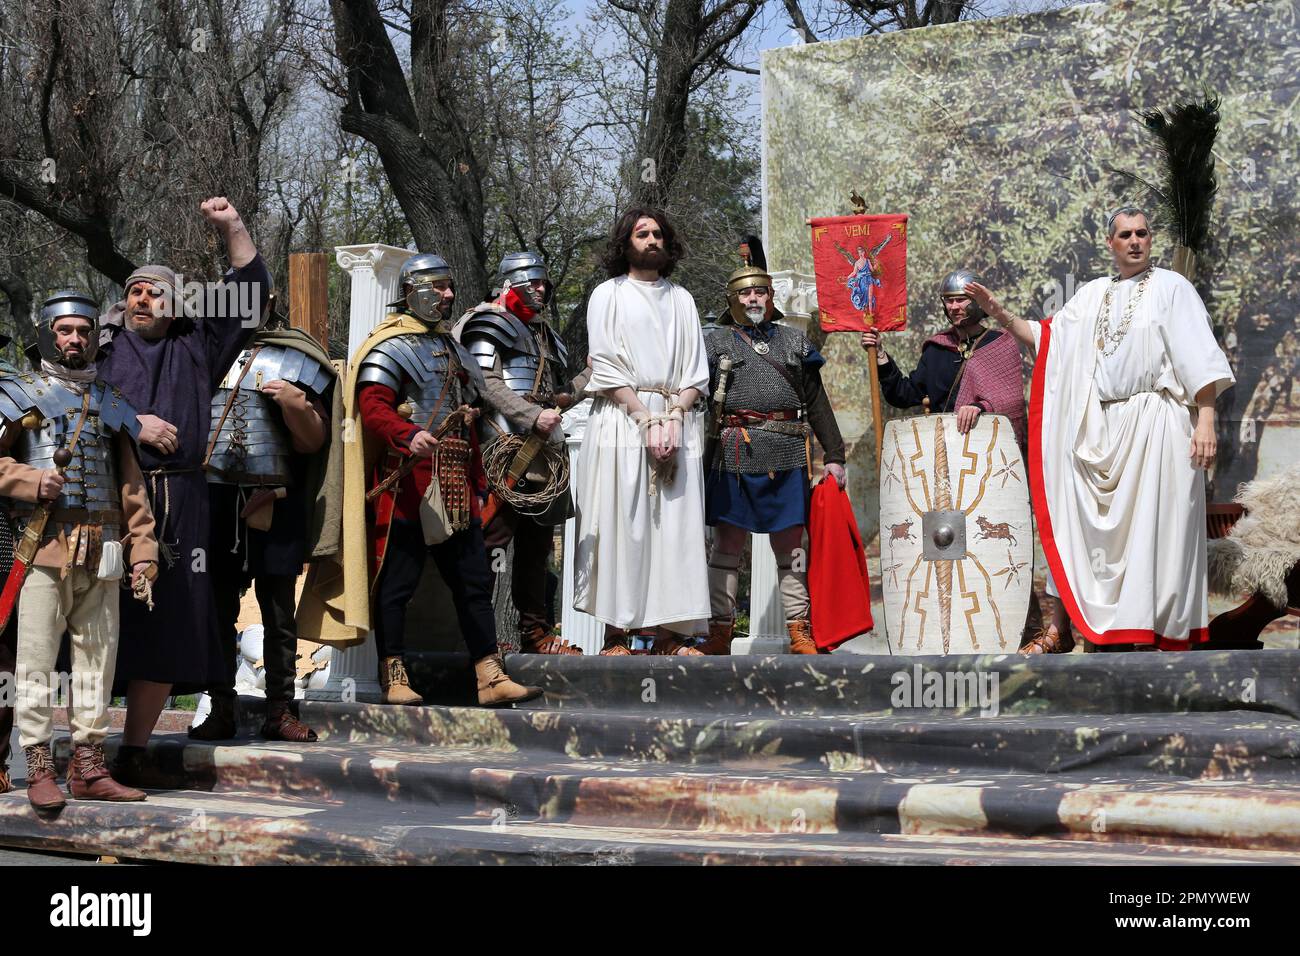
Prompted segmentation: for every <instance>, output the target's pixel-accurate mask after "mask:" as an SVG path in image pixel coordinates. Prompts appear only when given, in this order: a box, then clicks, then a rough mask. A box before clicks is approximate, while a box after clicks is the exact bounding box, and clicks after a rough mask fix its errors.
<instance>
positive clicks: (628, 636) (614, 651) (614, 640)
mask: <svg viewBox="0 0 1300 956" xmlns="http://www.w3.org/2000/svg"><path fill="white" fill-rule="evenodd" d="M632 634H633V632H632V631H628V630H618V631H615V632H614V633H613V634H609V635H606V637H605V646H604V647H602V648H601V649H600V656H601V657H631V656H632V648H631V647H629V646H628V645H629V644H630V643H631V640H632Z"/></svg>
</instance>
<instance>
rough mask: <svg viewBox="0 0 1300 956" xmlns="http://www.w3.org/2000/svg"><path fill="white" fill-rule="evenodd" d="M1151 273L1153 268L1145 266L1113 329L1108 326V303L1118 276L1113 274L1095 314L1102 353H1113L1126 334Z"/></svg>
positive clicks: (1153, 271) (1098, 347)
mask: <svg viewBox="0 0 1300 956" xmlns="http://www.w3.org/2000/svg"><path fill="white" fill-rule="evenodd" d="M1153 275H1155V269H1153V268H1152V267H1150V266H1147V270H1146V272H1144V273H1143V274H1142V278H1141V279H1139V280H1138V284H1137V288H1136V289H1135V290H1133V294H1132V295H1131V296H1129V300H1128V305H1126V306H1125V307H1124V314H1123V315H1122V316H1120V320H1119V325H1118V326H1116V327H1115V328H1114V329H1112V328H1111V327H1110V303H1111V300H1112V297H1113V295H1114V293H1115V286H1116V285H1117V284H1118V283H1119V281H1120V277H1119V276H1113V277H1112V278H1111V280H1110V284H1109V285H1107V286H1106V294H1105V295H1104V296H1102V298H1101V311H1100V313H1099V314H1098V315H1097V349H1098V351H1100V352H1101V354H1102V355H1105V356H1111V355H1114V354H1115V350H1116V349H1118V348H1119V344H1120V343H1121V342H1123V341H1124V336H1125V335H1127V334H1128V327H1129V326H1130V325H1131V324H1132V323H1133V315H1134V313H1135V312H1136V311H1137V307H1138V304H1139V303H1140V302H1141V301H1142V296H1143V295H1145V294H1146V291H1147V286H1148V285H1150V284H1151V277H1152V276H1153Z"/></svg>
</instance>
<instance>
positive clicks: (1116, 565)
mask: <svg viewBox="0 0 1300 956" xmlns="http://www.w3.org/2000/svg"><path fill="white" fill-rule="evenodd" d="M1151 234H1152V230H1151V226H1150V224H1149V218H1148V217H1147V215H1146V213H1144V212H1143V211H1142V210H1140V209H1137V208H1136V207H1133V206H1126V207H1124V208H1123V209H1120V210H1119V211H1118V212H1116V213H1114V214H1113V215H1112V216H1111V217H1110V219H1109V220H1108V222H1107V240H1106V241H1107V245H1108V246H1109V247H1110V251H1111V254H1112V255H1113V256H1114V259H1115V265H1116V268H1117V274H1116V275H1113V276H1107V277H1103V278H1100V279H1095V280H1093V281H1092V282H1089V283H1088V284H1087V285H1085V286H1084V287H1083V288H1081V289H1080V290H1079V291H1078V293H1077V294H1076V295H1075V296H1074V297H1073V298H1072V299H1070V301H1069V302H1067V303H1066V304H1065V306H1064V307H1063V308H1062V309H1061V310H1060V311H1059V312H1058V313H1056V315H1054V316H1052V317H1051V318H1049V319H1046V320H1044V321H1043V322H1026V321H1024V320H1023V319H1019V318H1016V317H1015V316H1013V315H1011V314H1010V313H1009V312H1007V311H1006V309H1004V308H1003V307H1002V306H1001V304H999V303H998V301H997V300H996V299H995V298H993V296H992V295H991V294H990V292H989V290H988V289H986V288H985V287H984V286H982V285H979V284H978V283H972V284H971V285H969V286H967V291H968V292H969V293H970V295H971V296H972V297H973V298H974V299H975V300H976V301H977V302H978V303H979V304H980V305H981V306H983V307H984V308H985V310H986V311H988V313H989V314H990V315H991V316H992V317H993V318H994V319H995V320H996V321H997V322H998V323H999V324H1000V325H1001V326H1002V327H1003V328H1006V329H1009V330H1010V331H1011V332H1012V334H1013V335H1015V337H1016V338H1017V339H1018V340H1019V341H1020V342H1021V343H1023V344H1024V345H1026V346H1028V347H1029V348H1030V349H1032V350H1033V351H1034V352H1035V353H1036V355H1037V358H1036V361H1035V366H1034V378H1033V385H1032V387H1031V390H1030V404H1029V471H1030V491H1031V494H1032V495H1033V502H1034V510H1035V515H1036V517H1037V520H1038V526H1039V534H1040V537H1041V539H1042V543H1043V552H1044V554H1045V555H1046V556H1047V563H1048V567H1049V570H1050V575H1049V579H1048V593H1049V594H1051V595H1059V598H1060V600H1059V601H1057V607H1056V612H1055V614H1054V615H1053V624H1052V627H1053V628H1055V630H1056V633H1057V636H1058V637H1064V635H1066V634H1067V633H1068V632H1067V628H1068V626H1069V625H1068V623H1067V621H1066V616H1065V615H1066V613H1068V615H1069V620H1070V621H1072V622H1073V623H1074V625H1075V627H1076V628H1077V630H1078V631H1079V632H1080V633H1081V634H1082V635H1083V637H1084V638H1086V639H1087V640H1088V641H1089V642H1090V643H1092V644H1094V645H1098V646H1099V647H1098V649H1105V650H1110V649H1119V648H1120V647H1121V646H1140V645H1152V646H1154V647H1155V648H1158V649H1160V650H1179V649H1186V648H1187V647H1189V646H1190V645H1192V644H1195V643H1199V642H1202V641H1205V640H1207V639H1208V629H1207V628H1208V624H1209V607H1208V594H1207V585H1206V548H1205V537H1206V532H1205V478H1204V470H1205V469H1207V468H1209V467H1210V465H1211V464H1212V463H1213V462H1214V458H1215V453H1216V451H1217V443H1216V440H1215V430H1214V403H1215V400H1216V399H1217V398H1218V396H1219V395H1220V394H1221V393H1222V392H1223V391H1224V390H1225V389H1227V388H1228V387H1229V386H1230V385H1232V384H1233V382H1234V381H1235V379H1234V378H1233V375H1232V371H1231V370H1230V369H1229V367H1228V360H1227V358H1226V357H1225V356H1224V354H1223V351H1222V349H1220V348H1219V345H1218V343H1217V342H1216V341H1215V339H1214V335H1213V333H1212V332H1211V329H1210V321H1209V316H1208V315H1207V314H1206V311H1205V305H1204V304H1203V303H1202V302H1201V298H1200V296H1199V295H1197V293H1196V289H1195V288H1193V286H1192V284H1191V283H1190V282H1188V281H1187V280H1186V279H1185V278H1183V277H1182V276H1181V275H1179V274H1178V273H1176V272H1170V271H1168V270H1166V269H1158V268H1155V267H1154V266H1152V264H1151Z"/></svg>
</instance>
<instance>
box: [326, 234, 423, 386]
mask: <svg viewBox="0 0 1300 956" xmlns="http://www.w3.org/2000/svg"><path fill="white" fill-rule="evenodd" d="M413 255H415V253H414V252H412V251H411V250H410V249H399V248H398V247H397V246H386V245H384V244H383V243H380V242H368V243H365V244H364V245H359V246H335V247H334V258H335V261H336V262H337V263H338V264H339V268H341V269H342V270H343V271H344V272H346V273H347V274H348V275H349V276H350V277H351V279H352V307H351V309H350V311H349V313H348V360H349V361H351V359H352V356H353V355H354V354H356V351H357V349H358V348H360V347H361V343H362V342H364V341H365V339H366V336H367V335H369V334H370V330H371V329H373V328H374V327H375V326H376V325H378V324H379V323H380V321H382V320H383V318H384V316H385V315H387V314H388V303H390V302H393V301H394V300H396V299H397V294H398V287H397V276H398V273H399V272H400V271H401V268H402V263H403V262H405V261H406V260H407V259H409V258H410V257H411V256H413Z"/></svg>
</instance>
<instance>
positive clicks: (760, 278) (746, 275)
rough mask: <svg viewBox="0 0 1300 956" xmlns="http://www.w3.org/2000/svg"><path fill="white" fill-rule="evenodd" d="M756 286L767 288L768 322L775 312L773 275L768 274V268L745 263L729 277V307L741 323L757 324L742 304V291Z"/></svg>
mask: <svg viewBox="0 0 1300 956" xmlns="http://www.w3.org/2000/svg"><path fill="white" fill-rule="evenodd" d="M755 287H763V288H766V289H767V311H766V313H765V314H764V315H763V321H764V322H766V321H767V320H768V319H770V318H772V313H773V306H772V277H771V276H770V275H768V273H767V270H766V269H760V268H759V267H758V266H750V265H745V266H741V267H740V268H739V269H737V270H736V271H735V272H733V273H732V274H731V275H730V276H729V277H728V278H727V308H728V310H729V311H730V312H731V317H732V318H733V319H735V320H736V321H737V322H738V323H740V324H741V325H754V324H755V323H754V322H751V321H750V319H749V317H748V316H746V315H745V307H744V306H743V305H741V304H740V293H741V292H743V291H744V290H745V289H752V288H755Z"/></svg>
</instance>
